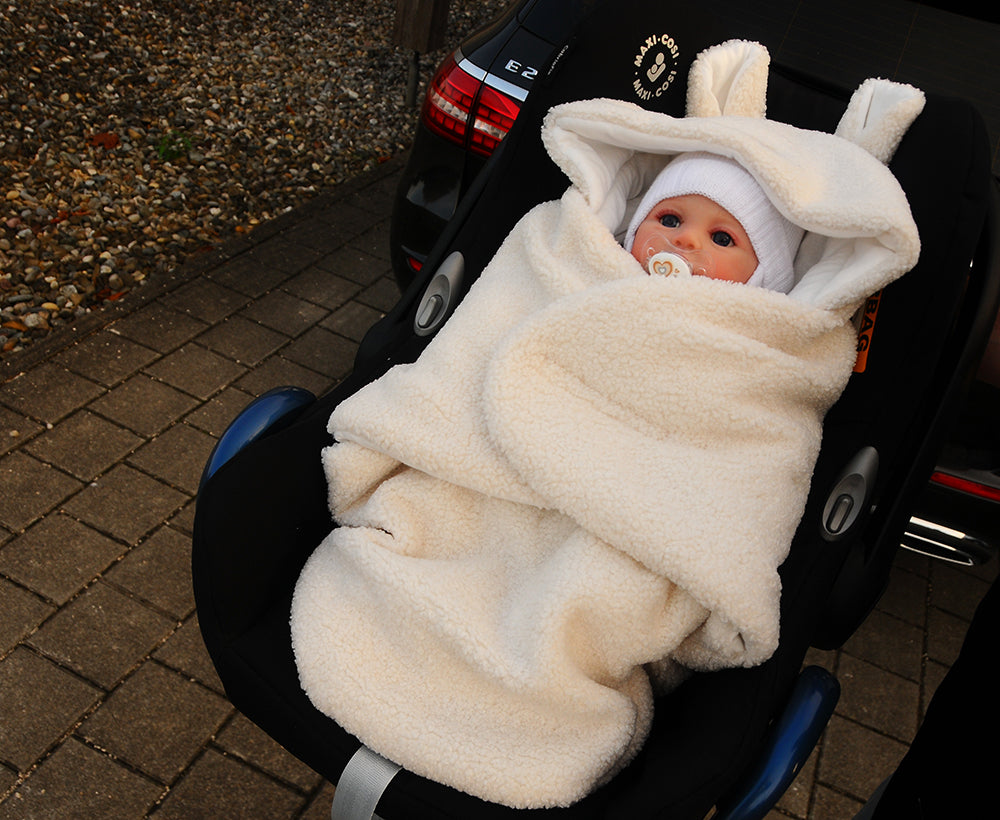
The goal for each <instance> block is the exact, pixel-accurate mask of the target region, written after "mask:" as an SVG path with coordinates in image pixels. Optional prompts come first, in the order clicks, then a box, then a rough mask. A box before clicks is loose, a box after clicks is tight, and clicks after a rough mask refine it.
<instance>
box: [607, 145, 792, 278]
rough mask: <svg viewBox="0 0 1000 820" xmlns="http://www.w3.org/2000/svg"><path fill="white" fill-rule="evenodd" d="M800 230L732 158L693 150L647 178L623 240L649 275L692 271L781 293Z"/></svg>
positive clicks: (682, 273) (686, 273) (678, 273)
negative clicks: (645, 185)
mask: <svg viewBox="0 0 1000 820" xmlns="http://www.w3.org/2000/svg"><path fill="white" fill-rule="evenodd" d="M802 234H803V230H802V229H801V228H799V227H798V226H796V225H794V224H792V223H791V222H789V221H788V220H787V219H785V217H783V216H782V215H781V214H780V213H779V212H778V210H777V209H776V208H775V207H774V205H773V204H772V203H771V200H770V199H768V197H767V195H766V194H765V193H764V191H763V190H762V189H761V187H760V186H759V185H758V184H757V182H756V181H755V180H754V178H753V177H752V176H751V175H750V173H749V172H748V171H747V170H746V169H745V168H743V166H741V165H740V164H739V163H738V162H736V161H735V160H732V159H728V158H726V157H722V156H719V155H717V154H709V153H704V152H692V153H687V154H681V155H679V156H678V157H677V158H676V159H674V160H672V161H671V162H670V163H669V164H668V165H667V166H666V167H665V168H664V169H663V170H662V171H661V172H660V173H659V175H658V176H657V177H656V179H654V180H653V183H652V184H651V185H650V186H649V188H648V190H647V191H646V193H645V195H644V196H643V198H642V200H641V202H640V203H639V207H638V208H637V209H636V211H635V216H634V217H633V219H632V222H631V224H630V225H629V228H628V232H627V233H626V235H625V241H624V243H623V244H624V247H625V250H627V251H630V252H631V254H632V256H633V257H635V259H636V260H637V261H638V262H639V264H640V265H642V266H643V268H645V269H647V270H648V271H649V272H650V273H658V274H664V275H671V274H674V275H682V276H684V275H689V274H695V275H698V276H708V277H710V278H712V279H725V280H728V281H731V282H740V283H744V284H748V285H754V286H756V287H761V288H766V289H768V290H776V291H780V292H781V293H787V292H788V291H789V290H790V289H791V287H792V284H793V283H794V280H793V273H792V263H793V261H794V259H795V252H796V250H797V249H798V246H799V242H800V241H801V240H802Z"/></svg>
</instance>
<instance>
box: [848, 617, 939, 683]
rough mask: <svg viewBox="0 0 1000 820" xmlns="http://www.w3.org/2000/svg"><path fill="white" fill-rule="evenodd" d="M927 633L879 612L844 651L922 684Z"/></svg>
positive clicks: (849, 641)
mask: <svg viewBox="0 0 1000 820" xmlns="http://www.w3.org/2000/svg"><path fill="white" fill-rule="evenodd" d="M923 640H924V635H923V631H922V630H921V629H920V628H919V627H916V626H913V625H912V624H908V623H906V622H905V621H901V620H899V619H898V618H896V617H894V616H892V615H889V614H887V613H884V612H880V611H879V610H875V611H874V612H872V613H871V615H869V616H868V618H867V620H866V621H865V622H864V623H863V624H862V625H861V627H860V628H859V629H858V630H857V632H855V633H854V635H853V636H851V638H850V640H848V641H847V643H846V644H844V651H845V652H847V653H848V654H850V655H853V656H854V657H856V658H860V659H861V660H865V661H868V662H869V663H872V664H874V665H875V666H879V667H881V668H882V669H887V670H888V671H890V672H894V673H895V674H897V675H901V676H903V677H904V678H908V679H909V680H912V681H919V680H920V670H921V662H922V658H923Z"/></svg>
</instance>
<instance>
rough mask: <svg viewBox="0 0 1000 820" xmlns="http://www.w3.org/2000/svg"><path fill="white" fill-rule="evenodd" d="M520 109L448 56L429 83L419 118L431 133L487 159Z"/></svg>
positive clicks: (512, 101) (515, 103) (505, 133)
mask: <svg viewBox="0 0 1000 820" xmlns="http://www.w3.org/2000/svg"><path fill="white" fill-rule="evenodd" d="M520 110H521V106H520V104H519V103H518V102H517V101H516V100H513V99H511V98H510V97H508V96H507V95H505V94H502V93H500V92H499V91H497V90H495V89H493V88H490V87H489V86H487V85H484V84H483V82H482V81H481V80H477V79H476V78H475V77H473V76H472V75H471V74H469V73H468V72H466V71H463V70H462V69H461V68H460V67H459V65H458V63H456V62H455V59H454V57H449V58H448V59H447V60H446V61H445V62H444V64H443V65H442V66H441V68H440V69H438V72H437V74H435V75H434V79H433V80H431V84H430V87H429V88H428V89H427V96H426V98H425V99H424V107H423V111H422V112H421V118H422V119H423V122H424V125H426V126H427V127H428V128H429V129H430V130H431V131H433V132H434V133H435V134H438V135H439V136H442V137H444V138H445V139H448V140H451V141H452V142H455V143H458V144H459V145H463V146H464V145H468V147H469V148H470V149H471V150H472V151H475V152H476V153H477V154H482V155H483V156H489V155H490V154H492V153H493V151H494V150H495V149H496V147H497V146H498V145H499V144H500V141H501V140H502V139H503V138H504V137H505V136H506V135H507V132H508V131H509V130H510V127H511V126H512V125H513V124H514V120H515V119H516V118H517V115H518V112H519V111H520ZM473 111H474V112H475V113H474V114H473V113H472V112H473ZM470 121H471V124H472V127H471V131H470V127H469V124H470Z"/></svg>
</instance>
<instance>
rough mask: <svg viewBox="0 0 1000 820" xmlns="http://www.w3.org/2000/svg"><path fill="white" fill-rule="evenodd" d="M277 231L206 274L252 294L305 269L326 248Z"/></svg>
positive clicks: (259, 292)
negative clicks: (296, 240) (288, 238)
mask: <svg viewBox="0 0 1000 820" xmlns="http://www.w3.org/2000/svg"><path fill="white" fill-rule="evenodd" d="M283 237H284V235H283V234H279V235H278V236H276V237H274V238H272V239H271V240H269V241H267V242H264V243H262V244H260V245H257V246H255V247H254V248H253V249H252V250H250V251H249V252H247V253H244V254H241V255H240V256H237V257H235V258H234V259H232V260H230V261H229V262H227V263H226V264H224V265H221V266H219V267H218V268H216V269H214V270H212V271H209V273H208V276H209V277H211V278H212V279H213V280H214V281H216V282H219V283H221V284H223V285H225V286H226V287H229V288H232V289H233V290H236V291H239V292H240V293H245V294H247V295H249V296H252V297H258V296H262V295H263V294H265V293H267V292H268V291H270V290H273V289H274V288H276V287H278V286H279V285H281V284H282V283H283V282H285V281H286V280H287V279H289V278H290V277H292V276H294V275H295V274H297V273H299V272H300V271H302V270H305V269H306V268H307V267H309V265H311V264H313V263H314V262H315V261H316V260H317V259H319V258H320V257H321V256H322V255H323V253H324V252H325V251H322V250H316V249H314V248H310V247H307V246H306V245H302V244H296V243H292V242H286V241H284V238H283Z"/></svg>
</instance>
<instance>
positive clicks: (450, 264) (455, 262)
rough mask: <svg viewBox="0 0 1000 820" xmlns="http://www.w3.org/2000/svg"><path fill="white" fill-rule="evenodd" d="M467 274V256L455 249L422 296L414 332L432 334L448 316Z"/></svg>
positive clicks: (414, 322) (423, 334) (415, 319)
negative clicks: (463, 278)
mask: <svg viewBox="0 0 1000 820" xmlns="http://www.w3.org/2000/svg"><path fill="white" fill-rule="evenodd" d="M464 274H465V257H464V256H462V254H461V252H460V251H453V252H452V253H450V254H448V256H446V257H445V259H444V261H443V262H442V263H441V265H440V266H439V267H438V269H437V271H436V272H435V274H434V276H433V277H432V278H431V281H430V282H429V283H428V284H427V288H426V289H425V290H424V295H423V296H421V297H420V304H418V305H417V312H416V315H415V316H414V319H413V332H414V333H416V334H417V335H418V336H430V335H431V334H432V333H434V332H435V331H436V330H437V329H438V328H439V327H440V326H441V325H442V324H443V323H444V320H445V318H446V317H447V316H448V312H449V310H450V309H451V307H452V304H453V303H454V302H455V301H456V300H457V298H458V292H459V288H460V286H461V284H462V277H463V276H464Z"/></svg>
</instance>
